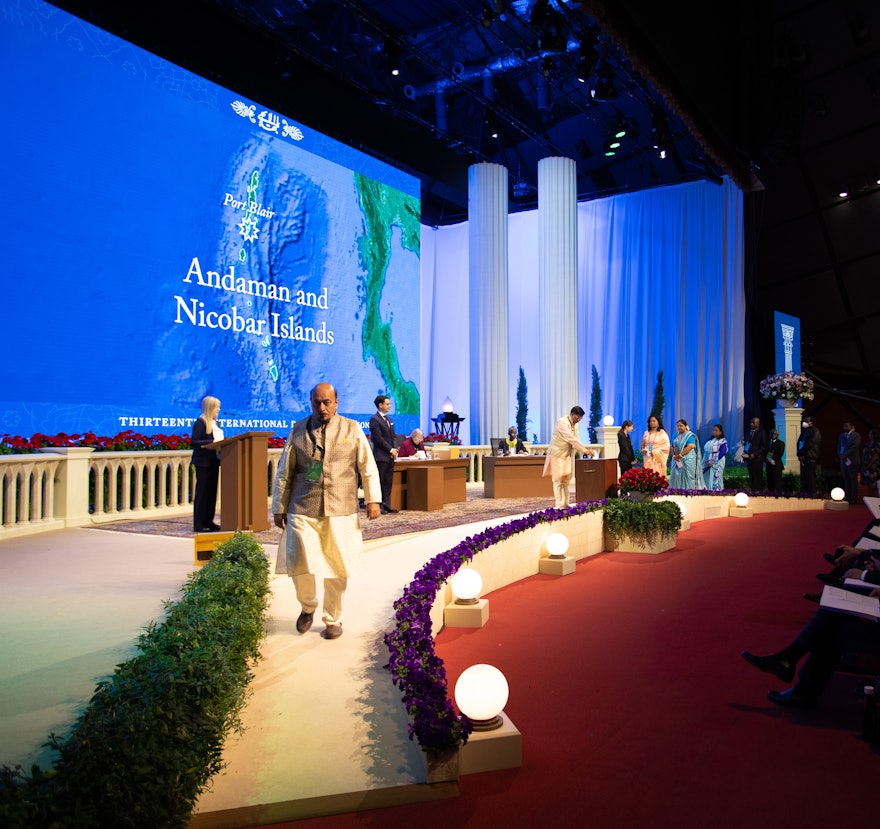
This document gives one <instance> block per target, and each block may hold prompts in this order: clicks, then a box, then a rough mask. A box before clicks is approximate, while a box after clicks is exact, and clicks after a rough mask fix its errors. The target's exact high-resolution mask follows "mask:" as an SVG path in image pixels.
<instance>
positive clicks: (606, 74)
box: [590, 64, 617, 101]
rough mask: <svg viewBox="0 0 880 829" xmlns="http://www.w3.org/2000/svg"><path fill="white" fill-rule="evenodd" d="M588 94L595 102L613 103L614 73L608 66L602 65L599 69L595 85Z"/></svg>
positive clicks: (615, 90) (614, 93)
mask: <svg viewBox="0 0 880 829" xmlns="http://www.w3.org/2000/svg"><path fill="white" fill-rule="evenodd" d="M590 94H591V95H592V96H593V98H595V100H597V101H613V100H614V99H615V98H616V97H617V89H616V87H615V86H614V72H613V71H612V70H611V67H610V66H608V64H603V65H602V67H601V68H600V69H599V75H598V77H597V79H596V85H595V86H594V87H593V89H592V91H591V93H590Z"/></svg>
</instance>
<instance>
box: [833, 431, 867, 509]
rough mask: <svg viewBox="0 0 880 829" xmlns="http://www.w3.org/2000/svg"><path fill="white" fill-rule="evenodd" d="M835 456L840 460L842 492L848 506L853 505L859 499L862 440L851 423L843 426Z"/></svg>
mask: <svg viewBox="0 0 880 829" xmlns="http://www.w3.org/2000/svg"><path fill="white" fill-rule="evenodd" d="M837 456H838V457H839V458H840V474H841V475H842V476H843V491H844V492H845V493H846V500H847V501H848V502H849V503H850V504H855V503H856V501H857V499H858V497H859V466H860V465H861V460H862V438H861V435H859V433H858V432H857V431H856V429H855V426H853V425H852V423H849V422H847V423H844V424H843V432H841V435H840V439H839V440H838V441H837Z"/></svg>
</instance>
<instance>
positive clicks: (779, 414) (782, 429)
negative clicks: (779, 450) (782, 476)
mask: <svg viewBox="0 0 880 829" xmlns="http://www.w3.org/2000/svg"><path fill="white" fill-rule="evenodd" d="M773 417H774V419H775V420H776V431H777V432H779V439H780V440H781V441H783V442H784V443H785V455H784V458H785V466H784V467H783V472H797V473H798V474H800V471H801V464H800V461H799V460H798V458H797V442H798V438H800V436H801V423H802V421H803V418H804V410H803V409H802V408H801V407H800V406H788V407H782V406H779V407H777V408H775V409H774V410H773Z"/></svg>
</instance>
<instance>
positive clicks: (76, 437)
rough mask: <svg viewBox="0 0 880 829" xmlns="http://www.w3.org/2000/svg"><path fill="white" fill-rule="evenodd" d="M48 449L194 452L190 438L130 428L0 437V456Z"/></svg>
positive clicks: (272, 443)
mask: <svg viewBox="0 0 880 829" xmlns="http://www.w3.org/2000/svg"><path fill="white" fill-rule="evenodd" d="M284 442H285V439H284V438H280V437H274V436H273V437H270V438H269V448H270V449H282V448H284ZM47 447H72V448H85V449H94V450H95V451H96V452H139V451H143V450H150V449H152V450H158V451H166V452H169V451H170V452H175V451H178V450H185V449H191V448H192V447H191V445H190V442H189V436H188V435H159V434H157V435H142V434H140V433H138V432H133V431H132V430H131V429H127V430H126V431H124V432H120V433H119V434H118V435H114V436H113V437H107V436H102V435H96V434H95V433H94V432H85V433H84V434H82V435H80V434H73V435H68V434H67V433H66V432H59V433H58V434H57V435H44V434H42V433H41V432H35V433H34V434H33V435H31V436H30V437H29V438H24V437H22V436H21V435H3V436H2V437H0V455H27V454H31V453H33V452H36V451H38V450H39V449H44V448H47Z"/></svg>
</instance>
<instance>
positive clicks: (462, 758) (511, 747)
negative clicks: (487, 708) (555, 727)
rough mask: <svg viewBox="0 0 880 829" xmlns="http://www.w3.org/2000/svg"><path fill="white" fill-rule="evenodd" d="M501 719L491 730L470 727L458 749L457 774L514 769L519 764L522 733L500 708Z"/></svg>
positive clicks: (520, 763)
mask: <svg viewBox="0 0 880 829" xmlns="http://www.w3.org/2000/svg"><path fill="white" fill-rule="evenodd" d="M501 719H502V720H503V722H502V723H501V725H500V726H499V727H498V728H496V729H495V730H494V731H472V732H471V735H470V737H468V741H467V742H466V743H465V744H464V745H463V746H462V747H461V748H460V749H459V768H458V772H459V774H477V773H478V772H482V771H497V770H498V769H515V768H519V767H520V766H521V765H522V734H520V733H519V731H518V730H517V728H516V726H515V725H514V724H513V723H512V722H511V721H510V719H509V718H508V716H507V714H505V713H504V712H503V711H502V712H501Z"/></svg>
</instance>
